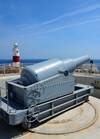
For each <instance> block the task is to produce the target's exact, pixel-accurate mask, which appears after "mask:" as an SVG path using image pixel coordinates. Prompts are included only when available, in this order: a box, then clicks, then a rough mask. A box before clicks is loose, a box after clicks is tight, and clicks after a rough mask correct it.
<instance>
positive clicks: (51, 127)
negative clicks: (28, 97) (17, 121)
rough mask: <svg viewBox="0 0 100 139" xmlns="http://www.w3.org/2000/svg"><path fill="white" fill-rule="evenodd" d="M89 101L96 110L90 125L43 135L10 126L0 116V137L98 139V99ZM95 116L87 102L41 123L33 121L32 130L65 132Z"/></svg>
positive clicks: (99, 124)
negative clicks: (94, 120) (95, 118)
mask: <svg viewBox="0 0 100 139" xmlns="http://www.w3.org/2000/svg"><path fill="white" fill-rule="evenodd" d="M90 102H91V103H92V104H93V105H94V106H95V108H96V109H97V110H98V112H99V114H98V119H97V120H96V122H95V123H94V124H93V125H91V126H90V127H88V128H86V129H84V130H81V131H78V132H74V133H69V134H61V135H45V134H37V133H32V132H27V131H25V130H24V129H22V128H21V126H10V125H8V124H7V123H6V122H5V121H4V120H3V119H2V118H0V139H12V138H17V139H55V138H57V139H84V138H85V139H100V105H99V104H100V100H99V99H97V98H93V97H90ZM94 116H95V111H94V109H93V108H92V107H91V106H90V105H89V104H88V103H84V104H83V105H81V106H79V107H77V108H74V109H72V110H70V111H68V112H65V113H63V114H62V115H60V116H58V117H55V118H54V119H52V120H50V121H47V122H45V123H42V124H38V123H37V122H35V123H34V124H33V125H32V130H33V131H34V130H37V131H44V132H65V131H71V130H74V129H77V128H81V127H82V126H85V125H87V124H88V123H89V122H90V121H92V120H93V118H94Z"/></svg>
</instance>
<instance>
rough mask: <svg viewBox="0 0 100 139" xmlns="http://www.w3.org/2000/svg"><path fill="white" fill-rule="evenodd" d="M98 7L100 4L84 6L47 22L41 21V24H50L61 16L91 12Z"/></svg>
mask: <svg viewBox="0 0 100 139" xmlns="http://www.w3.org/2000/svg"><path fill="white" fill-rule="evenodd" d="M98 8H100V4H97V5H93V6H88V7H86V8H82V9H79V10H76V11H73V12H70V13H67V14H63V15H61V16H59V17H57V18H55V19H52V20H49V21H47V22H44V23H41V26H42V25H46V24H50V23H52V22H55V21H57V20H59V19H61V18H65V17H68V16H74V15H77V14H81V13H85V12H89V11H92V10H95V9H98Z"/></svg>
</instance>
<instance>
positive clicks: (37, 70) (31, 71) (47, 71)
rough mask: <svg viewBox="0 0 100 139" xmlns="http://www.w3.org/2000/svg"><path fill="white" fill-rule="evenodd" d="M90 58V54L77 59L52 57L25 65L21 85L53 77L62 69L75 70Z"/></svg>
mask: <svg viewBox="0 0 100 139" xmlns="http://www.w3.org/2000/svg"><path fill="white" fill-rule="evenodd" d="M89 60H90V57H89V56H88V55H86V56H83V57H79V58H76V59H70V58H69V59H62V60H60V59H51V60H47V61H44V62H41V63H38V64H34V65H31V66H27V67H25V68H24V69H23V70H22V72H21V75H20V82H19V84H21V85H25V86H27V85H31V84H33V83H36V82H38V81H41V80H44V79H46V78H49V77H52V76H54V75H56V74H58V73H60V72H61V71H68V72H73V71H74V70H75V68H76V67H78V66H80V65H82V64H83V63H85V62H87V61H89Z"/></svg>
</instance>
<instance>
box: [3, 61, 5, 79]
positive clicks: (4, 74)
mask: <svg viewBox="0 0 100 139" xmlns="http://www.w3.org/2000/svg"><path fill="white" fill-rule="evenodd" d="M3 67H4V76H5V64H3Z"/></svg>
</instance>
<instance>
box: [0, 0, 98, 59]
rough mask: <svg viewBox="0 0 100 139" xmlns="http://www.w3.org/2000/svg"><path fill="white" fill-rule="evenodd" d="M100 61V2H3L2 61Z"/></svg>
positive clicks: (0, 21)
mask: <svg viewBox="0 0 100 139" xmlns="http://www.w3.org/2000/svg"><path fill="white" fill-rule="evenodd" d="M15 41H17V43H18V45H19V49H20V55H21V58H22V59H49V58H76V57H80V56H83V55H87V54H88V55H90V57H91V59H100V0H70V1H69V0H0V59H11V58H12V48H13V43H14V42H15Z"/></svg>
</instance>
